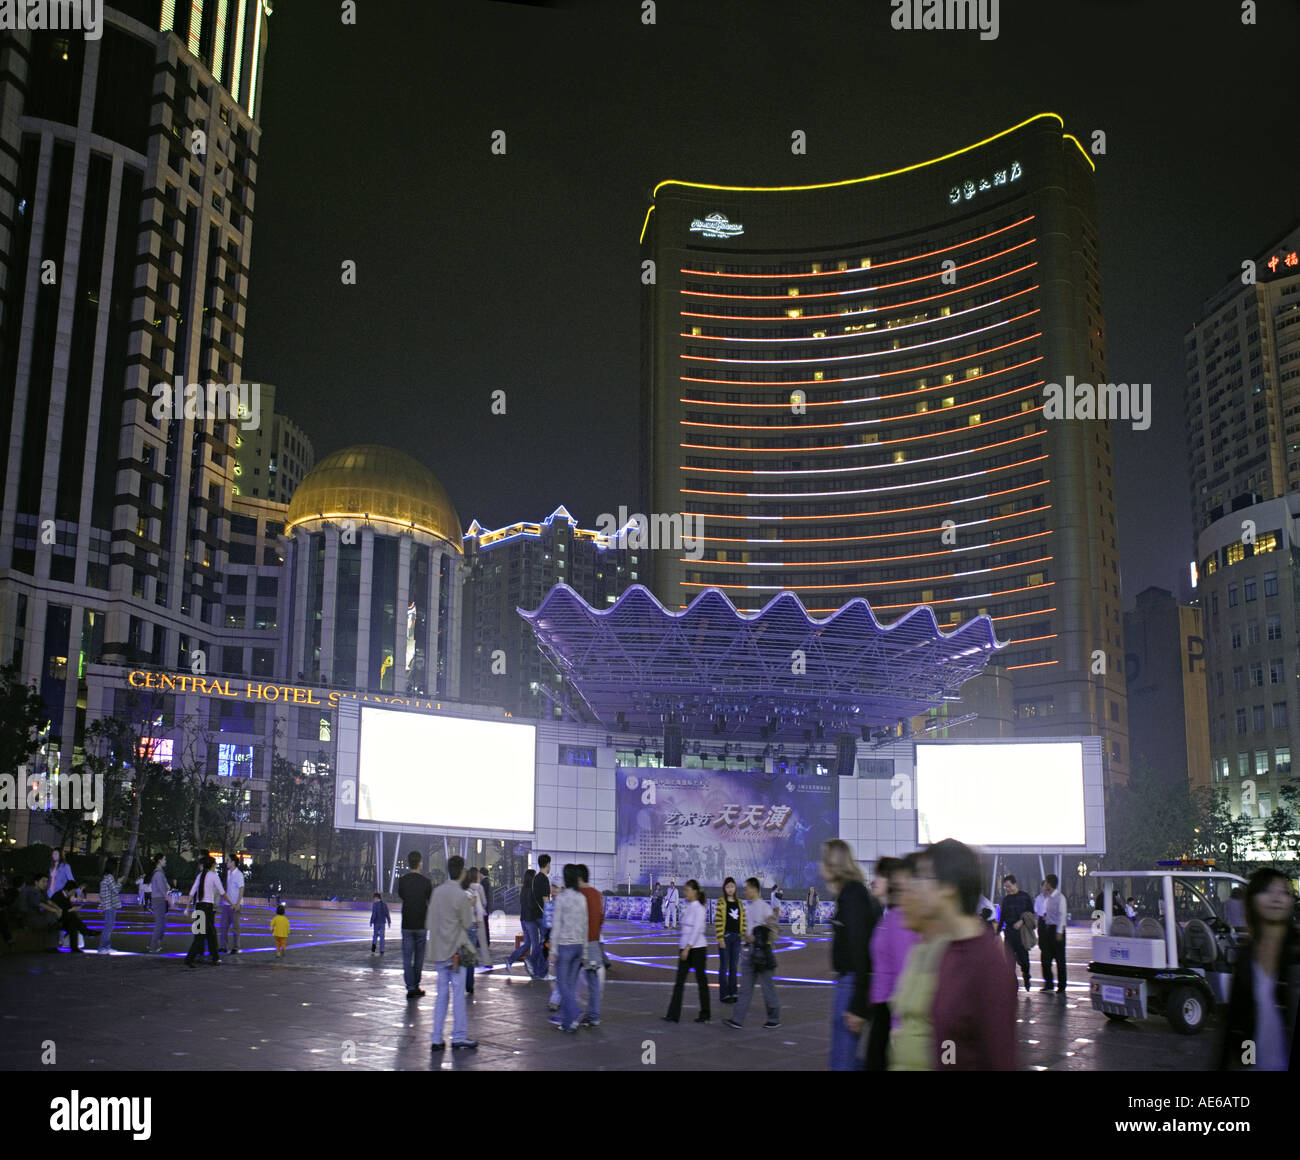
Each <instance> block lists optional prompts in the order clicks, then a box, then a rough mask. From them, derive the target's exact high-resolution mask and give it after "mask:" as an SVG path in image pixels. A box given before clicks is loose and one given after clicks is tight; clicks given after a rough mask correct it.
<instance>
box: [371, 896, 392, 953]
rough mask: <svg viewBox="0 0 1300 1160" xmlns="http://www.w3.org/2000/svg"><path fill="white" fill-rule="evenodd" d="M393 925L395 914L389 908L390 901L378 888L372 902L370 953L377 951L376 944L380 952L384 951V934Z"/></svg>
mask: <svg viewBox="0 0 1300 1160" xmlns="http://www.w3.org/2000/svg"><path fill="white" fill-rule="evenodd" d="M392 925H393V915H392V912H391V911H390V910H389V909H388V903H386V902H385V901H384V899H383V896H382V895H381V894H380V893H379V891H378V890H376V891H375V896H374V898H373V899H372V900H371V903H370V953H371V954H372V955H373V954H374V953H375V944H376V943H377V944H378V945H379V953H380V954H381V955H382V954H383V953H384V935H385V934H386V933H387V931H388V928H389V927H390V926H392Z"/></svg>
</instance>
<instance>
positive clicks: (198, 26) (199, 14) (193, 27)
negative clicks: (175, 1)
mask: <svg viewBox="0 0 1300 1160" xmlns="http://www.w3.org/2000/svg"><path fill="white" fill-rule="evenodd" d="M202 29H203V0H190V35H189V49H190V56H198V55H199V33H200V32H201V31H202Z"/></svg>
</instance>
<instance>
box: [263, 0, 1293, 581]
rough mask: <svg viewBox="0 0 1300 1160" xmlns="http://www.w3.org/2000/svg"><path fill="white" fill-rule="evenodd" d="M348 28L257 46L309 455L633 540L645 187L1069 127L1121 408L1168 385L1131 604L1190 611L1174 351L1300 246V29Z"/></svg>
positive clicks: (1080, 21) (1085, 23)
mask: <svg viewBox="0 0 1300 1160" xmlns="http://www.w3.org/2000/svg"><path fill="white" fill-rule="evenodd" d="M339 8H340V6H339V5H338V4H335V3H333V2H332V0H277V3H276V6H275V14H274V16H273V17H272V18H271V43H270V52H269V54H268V58H267V64H266V69H267V71H266V80H265V85H264V89H263V95H262V102H263V116H262V128H263V135H262V146H261V155H260V163H259V173H258V186H257V194H256V204H255V212H254V227H253V247H252V267H251V269H252V274H251V291H250V295H249V302H248V327H247V340H246V345H245V358H244V377H245V379H248V380H251V381H262V382H270V383H275V384H277V385H278V388H279V392H280V393H279V395H278V397H277V398H278V400H282V403H281V406H282V408H283V409H284V410H286V411H287V412H288V413H289V414H290V415H291V416H292V417H293V418H294V419H295V420H296V421H297V422H299V423H300V424H301V425H302V427H303V428H304V429H305V430H306V432H307V434H308V436H309V437H310V438H311V439H312V440H313V442H314V444H315V448H316V452H317V455H318V457H319V456H323V455H325V454H328V453H329V452H330V451H334V450H337V449H338V448H340V447H343V446H346V445H347V444H350V443H361V442H367V443H368V442H374V443H387V444H390V445H392V446H395V447H398V448H400V449H402V450H404V451H406V452H408V453H409V454H411V455H414V456H415V457H416V458H418V459H419V460H421V461H422V462H424V463H425V464H427V465H428V466H429V467H430V468H431V469H432V470H433V472H434V473H435V474H436V475H437V476H438V478H439V479H440V480H441V481H442V483H443V484H444V486H445V487H446V488H447V490H448V492H449V493H450V495H451V497H452V500H453V502H454V503H455V505H456V508H457V511H458V513H459V515H460V517H461V521H462V523H463V524H466V525H467V524H468V523H469V521H470V519H471V518H473V517H477V518H478V519H479V521H480V522H481V523H483V524H484V525H485V526H488V527H496V526H499V525H501V524H505V523H511V522H514V521H516V520H520V519H538V518H540V517H542V516H544V515H546V514H548V513H549V512H550V511H552V510H553V509H554V508H555V507H556V506H558V505H559V504H560V503H564V504H566V505H567V506H568V507H569V509H570V511H572V512H573V514H574V515H575V516H576V517H577V518H578V520H579V522H580V523H581V524H582V525H583V526H586V527H591V526H593V525H594V522H595V520H596V517H597V516H598V515H599V514H600V513H602V512H606V511H609V512H615V511H617V509H618V506H619V505H620V504H627V505H628V507H629V508H631V509H632V510H635V508H636V500H637V492H636V486H637V464H638V456H639V454H640V439H639V431H638V419H637V414H638V411H637V407H638V391H639V379H640V370H639V367H640V319H641V314H640V296H641V293H642V287H641V284H640V250H639V247H638V236H639V233H640V229H641V223H642V219H643V217H644V215H645V210H646V206H647V205H648V204H649V191H650V189H651V187H652V186H653V185H654V184H655V183H656V182H658V181H660V180H663V179H665V178H669V177H674V178H682V179H687V180H695V181H706V182H716V183H722V184H754V185H782V184H806V183H811V182H818V181H828V180H840V179H843V178H848V177H859V176H862V175H864V174H868V173H875V172H880V171H884V170H888V169H893V168H896V167H898V166H900V165H906V164H912V163H914V162H917V161H921V160H925V159H927V158H930V157H933V156H937V155H939V154H942V153H946V152H949V151H950V150H953V149H957V148H960V147H962V146H965V145H968V144H971V143H973V142H975V141H978V140H981V139H983V138H984V137H987V136H989V135H991V134H992V133H995V132H998V131H1000V130H1002V129H1005V128H1008V127H1010V126H1011V125H1013V124H1016V123H1018V122H1020V121H1022V120H1024V119H1025V118H1026V117H1029V116H1031V115H1033V114H1035V113H1039V112H1044V111H1051V112H1056V113H1059V114H1060V115H1061V116H1062V117H1063V118H1064V119H1065V125H1066V130H1067V131H1069V132H1072V133H1074V134H1075V135H1076V136H1077V137H1079V138H1080V140H1082V141H1083V142H1084V144H1085V145H1087V144H1088V143H1089V142H1090V140H1091V137H1092V133H1093V131H1094V130H1095V129H1102V130H1104V131H1105V133H1106V136H1107V154H1106V156H1104V157H1097V158H1096V159H1095V160H1096V162H1097V175H1096V183H1097V199H1098V203H1099V218H1100V220H1099V226H1100V233H1101V264H1102V296H1103V304H1104V309H1105V321H1106V330H1107V346H1108V360H1109V371H1110V378H1111V379H1112V380H1115V381H1127V382H1150V383H1151V384H1152V394H1153V399H1154V402H1153V417H1152V424H1151V428H1150V429H1149V430H1147V431H1142V432H1135V431H1132V430H1130V429H1129V427H1128V425H1127V424H1118V425H1117V427H1116V430H1117V436H1116V500H1117V502H1118V507H1119V519H1120V554H1121V561H1122V566H1123V581H1124V596H1125V605H1126V606H1129V605H1131V604H1132V602H1133V598H1134V597H1135V596H1136V594H1137V593H1138V592H1140V591H1141V590H1142V589H1143V588H1145V587H1147V586H1149V585H1152V584H1158V585H1160V586H1162V587H1167V588H1175V590H1177V589H1178V588H1179V587H1180V586H1181V585H1182V584H1184V583H1185V580H1184V577H1185V574H1186V563H1187V561H1188V560H1189V559H1190V558H1191V555H1192V540H1191V515H1190V506H1189V502H1188V496H1187V470H1186V456H1185V448H1184V433H1183V408H1182V393H1183V390H1184V386H1185V382H1186V379H1185V373H1184V369H1183V353H1182V343H1183V336H1184V333H1185V332H1186V330H1187V329H1188V327H1189V326H1190V324H1191V323H1192V322H1193V321H1194V320H1195V318H1196V316H1197V313H1198V311H1199V309H1200V304H1201V302H1202V300H1203V299H1204V298H1206V297H1207V296H1208V295H1210V294H1211V293H1212V292H1213V291H1215V290H1216V289H1218V288H1219V286H1220V285H1222V284H1223V283H1224V282H1225V281H1226V280H1227V279H1228V278H1229V277H1235V276H1236V273H1237V272H1238V271H1239V269H1240V263H1241V260H1242V259H1243V258H1246V257H1249V256H1252V255H1253V254H1255V253H1256V252H1258V251H1259V250H1261V249H1263V248H1264V247H1265V246H1266V245H1268V244H1270V243H1271V242H1273V241H1274V240H1275V239H1277V238H1278V237H1279V236H1280V235H1281V234H1282V233H1283V232H1284V231H1285V230H1286V229H1287V228H1288V227H1289V226H1290V225H1292V224H1293V223H1294V222H1295V221H1296V220H1297V219H1298V218H1300V180H1298V179H1300V150H1298V149H1297V146H1296V125H1297V114H1298V113H1300V85H1298V84H1297V80H1296V77H1297V72H1296V65H1295V53H1296V45H1297V44H1300V7H1298V6H1297V4H1296V3H1295V2H1294V0H1260V3H1259V17H1258V18H1259V25H1258V26H1257V27H1253V28H1252V27H1243V26H1242V24H1241V23H1240V6H1239V5H1238V4H1236V3H1229V2H1226V0H1225V2H1224V3H1217V4H1214V5H1210V4H1194V5H1171V4H1169V3H1167V2H1163V0H1145V2H1126V0H1057V2H1054V3H1051V4H1044V3H1041V2H1040V0H1002V3H1001V4H1000V6H999V18H1000V35H999V37H998V39H996V40H993V41H981V40H980V39H979V36H978V33H976V32H919V31H916V32H902V31H895V30H894V29H892V28H891V27H890V22H889V17H890V12H891V7H890V5H889V4H888V3H887V2H886V0H660V3H659V4H658V10H657V18H658V22H657V24H655V25H654V26H649V27H647V26H644V25H643V24H642V23H641V10H642V9H641V2H640V0H569V2H568V3H565V2H564V0H560V2H559V3H553V4H544V3H542V4H520V3H504V2H496V0H461V2H459V3H447V2H445V0H438V2H426V0H416V2H402V3H397V2H395V0H358V9H359V12H358V23H357V25H356V26H355V27H351V26H344V25H343V24H341V23H340V21H339V19H338V12H339ZM1184 13H1188V15H1186V16H1184ZM1192 13H1195V15H1194V16H1193V15H1191V14H1192ZM496 129H504V130H505V131H506V133H507V154H506V155H505V156H504V157H502V156H493V155H492V153H491V152H490V144H491V140H490V139H491V134H492V132H493V131H494V130H496ZM795 129H803V130H804V131H805V132H806V133H807V140H808V153H807V156H803V157H797V156H793V155H792V154H791V152H790V134H791V132H792V131H793V130H795ZM345 259H352V260H355V261H356V262H357V263H358V284H357V285H356V286H343V285H342V284H341V281H340V268H341V263H342V262H343V261H344V260H345ZM498 389H501V390H505V391H506V397H507V413H506V414H505V415H504V416H502V415H493V414H492V413H491V394H492V392H493V391H495V390H498Z"/></svg>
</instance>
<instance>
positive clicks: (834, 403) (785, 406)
mask: <svg viewBox="0 0 1300 1160" xmlns="http://www.w3.org/2000/svg"><path fill="white" fill-rule="evenodd" d="M1042 361H1043V356H1042V355H1041V354H1036V355H1034V357H1033V358H1027V359H1025V360H1024V362H1018V363H1010V364H1009V365H1007V366H1004V367H998V368H997V369H996V370H992V371H981V372H980V373H979V374H977V375H971V376H970V378H968V379H957V380H954V381H953V382H951V383H935V384H934V385H933V386H929V387H913V388H912V389H911V390H908V391H895V392H894V393H893V394H892V395H858V396H857V397H856V398H850V399H829V400H827V401H825V402H820V403H816V402H809V403H808V404H807V405H808V406H809V407H850V406H856V405H857V404H859V403H883V402H885V401H887V400H889V399H908V398H914V397H915V396H917V395H924V394H928V393H930V392H932V391H941V390H944V389H945V388H946V387H956V386H958V385H961V386H965V385H967V384H969V383H978V382H981V381H982V380H984V379H991V378H993V377H994V376H995V375H1004V374H1006V373H1007V372H1008V371H1017V370H1020V369H1021V368H1023V367H1028V366H1033V365H1034V363H1036V362H1042ZM891 373H892V372H891ZM699 381H701V382H704V381H706V380H699ZM824 381H825V380H823V382H824ZM1044 381H1045V380H1043V379H1039V380H1038V381H1037V382H1036V383H1033V384H1030V385H1031V386H1040V385H1041V384H1042V383H1043V382H1044ZM760 385H762V386H769V387H770V386H773V385H774V384H772V383H763V384H760ZM677 401H678V402H679V403H690V404H692V405H694V406H696V407H749V408H751V409H753V410H762V409H764V408H769V409H771V408H775V409H778V410H781V411H786V410H789V407H790V401H789V400H788V399H782V400H781V401H780V402H778V403H729V402H726V401H725V400H719V399H697V398H695V397H694V396H692V395H680V396H679V397H678V399H677ZM953 406H954V407H961V406H965V404H964V403H954V404H953ZM941 410H951V408H941ZM920 413H922V414H928V412H920ZM678 422H679V424H680V425H681V426H683V427H685V426H693V427H717V428H719V429H722V430H728V431H771V432H781V431H784V430H787V428H784V427H773V426H771V425H769V424H763V423H758V424H744V423H701V422H700V421H699V420H698V419H680V420H678ZM843 426H844V424H843V423H801V424H800V425H799V427H798V430H800V431H822V430H826V429H827V428H832V427H843Z"/></svg>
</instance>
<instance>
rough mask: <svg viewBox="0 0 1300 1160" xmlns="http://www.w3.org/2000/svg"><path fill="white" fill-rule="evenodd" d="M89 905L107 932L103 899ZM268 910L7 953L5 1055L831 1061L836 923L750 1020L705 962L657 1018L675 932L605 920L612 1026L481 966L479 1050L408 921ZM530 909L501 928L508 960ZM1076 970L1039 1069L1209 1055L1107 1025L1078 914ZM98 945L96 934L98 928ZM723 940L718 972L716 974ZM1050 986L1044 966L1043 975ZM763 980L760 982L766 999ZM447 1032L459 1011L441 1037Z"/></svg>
mask: <svg viewBox="0 0 1300 1160" xmlns="http://www.w3.org/2000/svg"><path fill="white" fill-rule="evenodd" d="M83 914H84V916H85V918H86V920H87V923H88V925H89V926H90V927H91V928H92V931H95V932H97V929H98V923H97V921H96V919H97V916H96V915H95V913H94V911H93V910H92V909H90V908H86V909H85V910H84V911H83ZM270 915H271V912H270V911H268V910H266V909H265V908H261V907H248V908H246V910H245V921H244V927H245V931H246V932H247V933H245V935H244V936H243V939H242V950H241V953H240V954H239V955H237V956H230V955H225V956H222V962H221V965H220V966H218V967H211V966H208V965H206V964H205V965H203V966H201V967H198V968H196V969H193V970H187V969H186V968H185V967H184V965H183V958H184V952H185V950H186V948H187V947H188V945H189V935H188V927H187V925H186V924H185V923H184V922H183V921H182V916H181V915H180V914H173V915H172V916H171V918H172V922H171V924H170V928H169V935H168V939H167V944H168V945H167V952H166V953H165V954H163V955H159V956H155V955H145V954H144V953H142V952H143V951H144V948H145V945H146V942H147V939H148V930H149V929H151V920H148V919H146V917H145V916H144V914H143V912H140V911H136V910H133V909H132V908H129V907H128V908H127V909H125V910H124V911H123V912H122V913H121V914H120V915H119V919H118V924H117V928H116V930H115V932H114V936H113V942H114V947H115V949H114V953H113V954H112V955H98V954H95V953H94V952H93V951H92V952H91V953H87V954H85V955H71V954H69V953H67V952H66V951H64V952H61V953H59V954H49V953H44V954H42V953H34V954H19V955H6V956H4V957H2V958H0V1019H2V1020H3V1033H2V1034H0V1068H3V1069H5V1070H34V1069H37V1068H40V1067H41V1066H42V1061H41V1053H42V1051H43V1050H44V1047H43V1045H44V1044H45V1043H46V1042H47V1041H53V1043H54V1046H55V1051H56V1065H57V1066H59V1067H64V1068H69V1069H75V1070H81V1069H85V1070H104V1071H115V1070H131V1069H140V1070H156V1071H166V1070H171V1069H177V1070H182V1069H190V1068H193V1067H195V1066H196V1064H197V1065H198V1066H200V1067H204V1068H210V1069H212V1070H227V1069H236V1068H245V1069H246V1068H253V1069H256V1070H292V1071H302V1070H347V1069H349V1068H353V1069H362V1070H373V1071H383V1070H392V1069H398V1070H423V1069H456V1070H462V1069H464V1070H484V1069H487V1070H492V1069H518V1070H526V1071H531V1070H541V1069H548V1070H553V1069H561V1070H593V1071H596V1070H600V1071H619V1070H631V1071H635V1070H642V1069H644V1068H645V1067H647V1066H650V1064H649V1063H648V1062H645V1061H646V1060H648V1059H649V1058H651V1053H653V1059H654V1064H653V1066H655V1067H657V1068H659V1069H664V1070H692V1069H694V1070H708V1071H734V1070H736V1069H737V1068H738V1067H743V1068H744V1069H745V1070H747V1071H818V1070H825V1067H826V1055H827V1043H828V1028H827V1024H828V1020H829V1012H830V1001H831V987H830V986H829V985H828V983H827V980H828V975H829V963H828V960H829V932H828V930H827V928H825V927H821V928H819V929H818V932H817V934H816V935H814V937H812V938H811V939H805V938H797V939H796V938H793V937H791V936H789V935H783V937H782V938H781V940H780V942H779V943H778V946H777V953H778V963H779V969H778V976H777V978H778V994H779V997H780V1000H781V1008H782V1012H781V1022H782V1026H781V1027H780V1028H778V1029H775V1030H764V1029H763V1028H762V1026H761V1024H762V1022H763V1018H762V1016H763V1012H762V1005H761V1002H756V1003H755V1005H754V1006H753V1007H752V1008H751V1010H750V1015H749V1018H748V1020H747V1023H746V1026H745V1028H744V1029H743V1030H740V1031H736V1030H734V1029H731V1028H728V1027H724V1026H723V1025H722V1019H724V1018H726V1017H727V1015H728V1014H729V1013H730V1008H727V1007H724V1006H722V1005H720V1004H718V1003H717V1002H716V987H715V988H714V992H713V993H714V999H715V1001H714V1005H713V1022H712V1023H710V1024H708V1025H697V1024H694V1023H692V1022H691V1020H693V1019H694V1017H695V1015H696V1013H697V1009H696V994H695V984H694V980H693V979H692V980H691V981H690V983H689V984H688V988H687V992H686V1003H685V1007H684V1009H683V1013H682V1022H681V1023H680V1024H669V1023H665V1022H663V1021H662V1020H661V1018H660V1016H662V1014H663V1013H664V1011H665V1010H666V1008H667V1005H668V998H669V993H670V990H671V980H672V977H673V974H672V972H673V970H674V965H673V964H674V960H675V957H676V956H675V951H674V946H675V943H676V936H675V934H672V933H670V932H665V931H663V930H657V929H654V928H651V927H649V926H647V925H646V924H644V923H635V922H610V923H609V924H607V927H606V944H607V947H608V951H609V954H610V956H611V958H613V959H614V960H615V964H614V967H613V968H612V969H611V971H610V977H609V980H608V982H607V985H606V988H605V993H604V996H603V997H602V1001H601V1019H602V1021H601V1025H600V1026H599V1027H596V1028H583V1029H582V1030H581V1031H580V1032H579V1033H578V1034H577V1035H564V1034H562V1033H560V1032H558V1031H556V1030H555V1029H554V1028H552V1026H551V1025H550V1024H549V1023H548V1021H547V1018H548V1015H549V1012H548V1010H547V1005H546V1004H547V997H548V992H549V990H550V988H549V986H548V985H547V984H544V983H541V982H536V981H533V980H530V979H529V978H528V977H527V975H526V974H525V971H524V968H523V967H522V965H516V967H515V968H514V969H513V970H512V971H510V972H506V971H504V970H502V969H500V968H498V969H497V970H495V971H493V972H491V973H479V974H478V975H477V980H476V992H475V996H474V1002H473V1004H472V1005H471V1006H470V1009H469V1010H470V1014H469V1033H470V1035H471V1036H472V1037H473V1038H475V1039H477V1040H478V1043H479V1048H478V1050H477V1051H464V1052H454V1053H453V1052H444V1053H439V1054H436V1055H435V1054H432V1053H431V1052H430V1050H429V1034H430V1028H431V1025H432V1022H433V1008H434V991H435V985H434V980H433V977H432V975H431V974H430V973H429V972H428V971H426V973H425V976H424V982H423V986H424V988H425V990H426V991H427V992H428V994H427V995H426V996H425V997H424V998H423V999H420V1000H419V1001H418V1002H409V1003H408V1002H407V999H406V989H405V986H404V984H403V982H402V956H401V937H400V933H398V930H397V927H396V926H395V927H394V929H393V936H394V937H390V938H389V940H388V944H387V954H385V955H384V956H383V957H380V956H379V955H377V954H375V955H372V954H371V953H370V947H369V930H368V927H367V926H366V915H365V914H364V913H363V912H360V911H327V910H314V909H311V910H309V909H303V910H297V909H294V910H291V911H290V918H291V921H292V924H293V929H292V934H291V936H290V947H289V951H288V954H287V956H286V958H285V959H283V960H278V959H277V958H276V957H275V952H274V950H273V949H272V946H271V939H270V935H269V925H270ZM517 929H518V920H516V919H509V918H507V919H505V920H503V921H502V922H499V923H498V924H497V926H496V927H495V928H494V930H493V936H494V938H501V937H502V936H507V937H508V938H509V939H510V940H511V941H510V942H509V943H507V942H504V941H503V942H497V943H494V944H493V955H494V958H495V960H496V961H497V962H498V963H500V962H501V961H502V960H503V959H504V958H505V956H506V954H507V953H508V952H509V950H510V948H511V947H512V946H513V936H514V934H515V932H516V931H517ZM1070 942H1071V945H1070V952H1069V962H1070V969H1071V978H1070V986H1069V991H1068V993H1067V994H1066V995H1064V996H1058V995H1055V994H1052V995H1047V994H1041V993H1039V992H1038V991H1037V990H1035V991H1033V992H1032V993H1026V992H1024V991H1023V990H1022V991H1021V992H1020V1047H1021V1053H1020V1060H1021V1065H1022V1066H1023V1067H1025V1068H1028V1069H1033V1070H1051V1071H1106V1072H1112V1071H1128V1070H1136V1071H1192V1070H1202V1069H1204V1068H1206V1067H1207V1066H1208V1064H1209V1057H1210V1053H1211V1050H1212V1044H1213V1035H1214V1028H1213V1027H1212V1028H1211V1029H1210V1031H1208V1032H1207V1033H1206V1034H1203V1035H1200V1036H1180V1035H1177V1034H1175V1033H1174V1032H1172V1031H1171V1030H1170V1029H1169V1028H1168V1025H1167V1024H1165V1022H1164V1021H1163V1020H1160V1019H1151V1020H1147V1021H1146V1022H1143V1023H1125V1024H1112V1023H1109V1022H1108V1021H1107V1020H1106V1019H1105V1018H1104V1017H1103V1016H1101V1015H1100V1014H1098V1013H1096V1012H1094V1011H1093V1010H1092V1009H1091V1007H1090V1006H1089V1005H1088V1002H1087V982H1086V980H1087V971H1086V967H1085V965H1084V964H1085V963H1086V961H1087V948H1088V932H1087V929H1086V928H1085V927H1079V928H1078V929H1077V930H1072V931H1071V940H1070ZM91 946H92V947H93V946H94V939H92V941H91ZM716 962H717V959H716V957H714V956H712V955H711V956H710V959H709V965H710V982H711V983H716V974H715V973H714V972H713V970H712V968H713V967H714V965H715V964H716ZM1035 985H1036V986H1037V982H1036V983H1035ZM758 998H759V997H758V996H757V995H756V996H755V999H756V1000H758ZM450 1034H451V1020H450V1015H449V1016H448V1020H447V1026H446V1036H447V1038H448V1039H449V1038H450Z"/></svg>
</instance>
